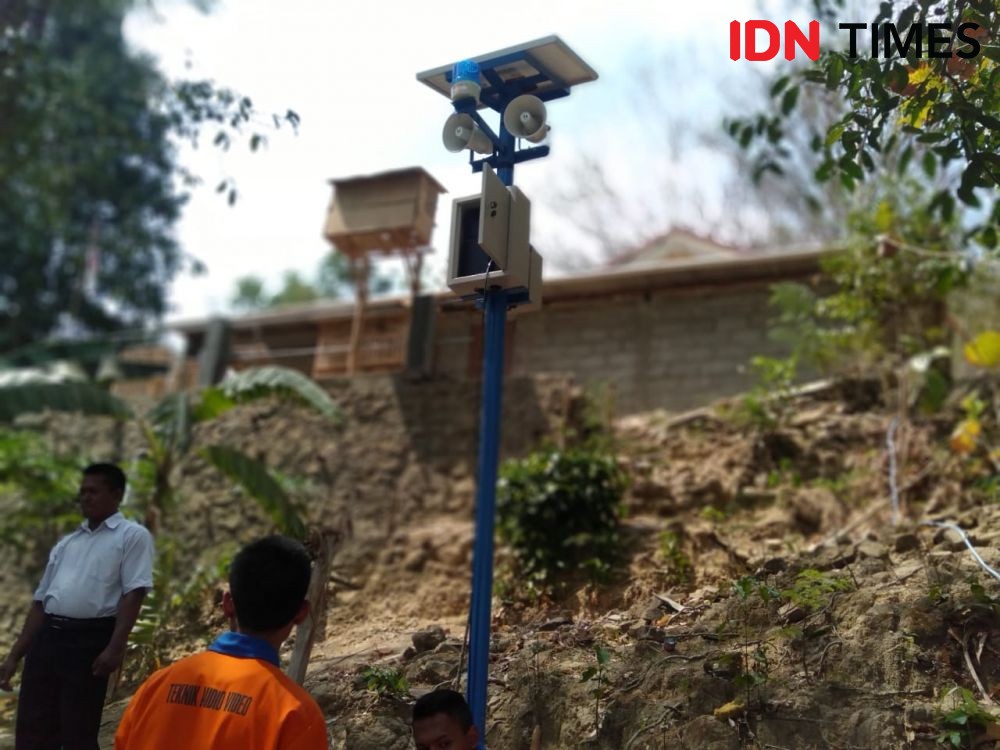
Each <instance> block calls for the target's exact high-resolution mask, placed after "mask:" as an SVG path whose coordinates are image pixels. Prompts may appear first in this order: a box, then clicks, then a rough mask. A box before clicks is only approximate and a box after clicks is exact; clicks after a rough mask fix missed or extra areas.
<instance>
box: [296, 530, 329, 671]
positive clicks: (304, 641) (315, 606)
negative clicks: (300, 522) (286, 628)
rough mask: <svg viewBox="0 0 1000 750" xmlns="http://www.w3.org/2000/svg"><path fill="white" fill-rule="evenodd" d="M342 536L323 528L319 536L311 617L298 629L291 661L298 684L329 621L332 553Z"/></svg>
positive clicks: (310, 598)
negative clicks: (328, 592) (328, 602)
mask: <svg viewBox="0 0 1000 750" xmlns="http://www.w3.org/2000/svg"><path fill="white" fill-rule="evenodd" d="M339 538H340V535H339V534H338V533H336V532H328V531H323V532H320V536H319V553H318V557H317V558H316V563H315V564H314V565H313V570H312V577H311V578H310V579H309V590H308V593H307V594H306V597H307V598H308V599H309V616H308V617H306V619H305V620H303V621H302V622H301V623H300V624H299V626H298V628H297V629H296V631H295V647H294V648H293V649H292V660H291V661H290V662H289V664H288V676H289V677H291V678H292V679H293V680H295V681H296V682H297V683H298V684H299V685H301V684H302V682H303V680H305V678H306V668H307V667H308V666H309V657H310V656H311V655H312V648H313V644H314V643H315V642H316V636H317V634H320V635H322V634H321V633H320V630H321V628H322V626H323V624H324V623H325V622H326V584H327V581H328V580H329V579H330V568H331V567H332V566H333V555H334V552H336V548H337V541H338V540H339Z"/></svg>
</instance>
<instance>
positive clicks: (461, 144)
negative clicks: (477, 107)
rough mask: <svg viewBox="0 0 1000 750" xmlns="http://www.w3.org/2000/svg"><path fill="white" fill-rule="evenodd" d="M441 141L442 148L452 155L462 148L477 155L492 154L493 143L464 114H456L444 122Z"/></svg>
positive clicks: (474, 122)
mask: <svg viewBox="0 0 1000 750" xmlns="http://www.w3.org/2000/svg"><path fill="white" fill-rule="evenodd" d="M441 140H442V141H443V142H444V147H445V148H446V149H448V150H449V151H451V152H452V153H453V154H455V153H458V152H459V151H461V150H462V149H463V148H468V149H471V150H472V151H475V152H476V153H477V154H492V153H493V142H492V141H491V140H490V138H489V136H488V135H486V133H484V132H483V131H482V130H480V129H479V128H478V127H477V126H476V121H475V120H473V119H472V117H470V116H469V115H467V114H465V113H464V112H456V113H455V114H453V115H451V116H450V117H449V118H448V119H447V120H446V121H445V123H444V132H442V133H441Z"/></svg>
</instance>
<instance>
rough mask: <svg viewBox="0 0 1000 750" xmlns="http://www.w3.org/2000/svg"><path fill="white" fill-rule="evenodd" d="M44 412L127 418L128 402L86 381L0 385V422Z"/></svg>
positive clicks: (128, 412)
mask: <svg viewBox="0 0 1000 750" xmlns="http://www.w3.org/2000/svg"><path fill="white" fill-rule="evenodd" d="M44 411H57V412H71V413H77V414H91V415H95V416H105V417H114V418H115V419H129V418H131V417H132V416H133V414H132V410H131V409H130V408H129V406H128V404H126V403H125V402H124V401H122V400H121V399H120V398H117V397H116V396H112V395H111V394H110V393H108V392H107V391H106V390H104V389H103V388H98V387H97V386H95V385H92V384H90V383H85V382H76V381H69V382H65V383H40V382H36V383H32V382H28V383H20V384H17V385H4V386H0V422H12V421H13V420H14V419H16V418H17V417H19V416H21V415H23V414H38V413H41V412H44Z"/></svg>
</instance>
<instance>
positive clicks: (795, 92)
mask: <svg viewBox="0 0 1000 750" xmlns="http://www.w3.org/2000/svg"><path fill="white" fill-rule="evenodd" d="M798 101H799V87H798V86H794V87H792V88H790V89H788V91H786V92H785V94H784V96H782V97H781V114H783V115H788V114H791V112H792V110H793V109H795V105H796V103H797V102H798Z"/></svg>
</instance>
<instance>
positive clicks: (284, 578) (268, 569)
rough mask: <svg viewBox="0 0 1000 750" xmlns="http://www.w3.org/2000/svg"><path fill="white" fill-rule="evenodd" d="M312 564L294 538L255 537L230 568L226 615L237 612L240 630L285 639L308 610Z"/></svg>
mask: <svg viewBox="0 0 1000 750" xmlns="http://www.w3.org/2000/svg"><path fill="white" fill-rule="evenodd" d="M310 568H311V564H310V561H309V553H308V552H306V548H305V547H303V546H302V545H301V544H300V543H299V542H296V541H295V540H294V539H289V538H287V537H283V536H268V537H264V538H263V539H258V540H257V541H255V542H251V543H250V544H248V545H247V546H246V547H244V548H243V549H242V550H240V551H239V553H238V554H237V555H236V557H235V558H233V563H232V565H231V566H230V568H229V592H228V593H227V595H226V596H225V597H224V598H223V609H224V610H225V613H226V615H227V616H228V617H230V618H233V617H235V619H236V623H237V627H238V629H239V630H240V632H243V633H251V634H254V635H262V636H273V635H278V636H279V639H280V640H284V639H285V638H287V637H288V633H290V632H291V629H292V626H293V625H297V624H298V623H300V622H302V620H304V619H305V617H306V615H307V614H309V602H307V601H306V591H307V590H308V588H309V575H310Z"/></svg>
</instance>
